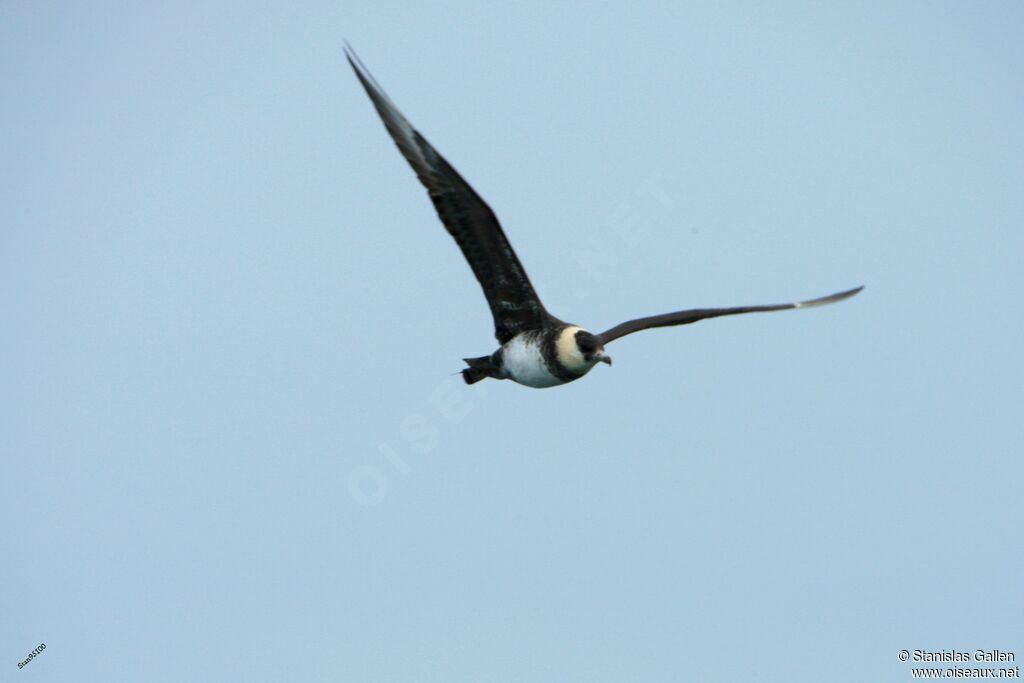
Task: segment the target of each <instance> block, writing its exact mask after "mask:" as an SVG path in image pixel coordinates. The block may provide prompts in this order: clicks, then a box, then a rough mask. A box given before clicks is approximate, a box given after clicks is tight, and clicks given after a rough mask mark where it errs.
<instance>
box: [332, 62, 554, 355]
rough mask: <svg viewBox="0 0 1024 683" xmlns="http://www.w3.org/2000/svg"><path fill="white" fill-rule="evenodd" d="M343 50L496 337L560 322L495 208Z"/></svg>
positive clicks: (507, 337) (500, 337) (366, 71)
mask: <svg viewBox="0 0 1024 683" xmlns="http://www.w3.org/2000/svg"><path fill="white" fill-rule="evenodd" d="M345 56H346V57H348V63H349V64H351V65H352V69H353V70H354V71H355V72H356V76H358V77H359V82H360V83H362V84H363V88H365V89H366V94H367V95H369V96H370V99H371V100H372V101H373V106H374V107H376V108H377V113H378V114H380V117H381V119H383V121H384V126H385V127H386V128H387V129H388V133H390V134H391V137H392V139H393V140H394V141H395V144H396V145H398V150H399V151H400V152H401V153H402V156H404V157H405V160H406V161H408V162H409V165H410V166H412V168H413V170H414V171H416V176H417V177H418V178H419V179H420V182H421V183H423V185H424V186H425V187H426V188H427V192H428V193H429V194H430V199H431V201H433V202H434V208H435V209H437V215H438V216H440V217H441V222H443V223H444V226H445V227H446V228H447V229H448V232H449V233H451V236H452V237H454V238H455V241H456V242H457V243H458V245H459V248H460V249H462V254H463V255H464V256H465V257H466V260H467V261H469V266H470V268H472V269H473V274H474V275H476V279H477V280H478V281H479V282H480V286H481V287H483V290H484V296H486V297H487V303H488V304H489V305H490V307H491V313H492V314H493V315H494V335H495V336H496V337H497V338H498V341H499V342H500V343H502V344H504V343H505V342H507V341H508V340H509V339H511V338H512V337H514V336H516V335H517V334H519V333H520V332H522V331H523V330H531V329H538V328H541V327H543V326H544V325H545V323H550V322H560V321H558V320H556V319H555V318H554V317H552V316H551V315H550V314H549V313H548V312H547V311H546V310H545V309H544V305H543V304H542V303H541V302H540V298H539V297H538V296H537V293H536V292H534V291H533V285H531V284H530V280H529V278H527V277H526V271H525V270H523V266H522V264H521V263H519V259H518V258H517V257H516V253H515V252H514V251H512V246H511V245H510V244H509V243H508V238H506V237H505V233H504V232H502V230H501V225H500V224H499V223H498V219H497V218H496V217H495V215H494V212H493V211H491V208H490V207H489V206H487V204H486V202H484V200H483V199H481V198H480V196H479V195H478V194H477V193H476V192H474V191H473V188H472V187H470V186H469V183H467V182H466V181H465V180H463V179H462V176H460V175H459V174H458V173H457V172H456V171H455V169H454V168H452V167H451V165H450V164H449V163H448V162H447V161H445V160H444V157H442V156H441V155H440V154H438V152H437V150H436V149H434V148H433V147H432V146H431V145H430V143H429V142H427V141H426V139H424V137H423V136H422V135H420V134H419V133H418V132H417V131H416V129H415V128H413V127H412V125H411V124H410V123H409V122H408V121H407V120H406V118H405V117H404V116H402V112H400V111H398V107H396V106H395V105H394V103H393V102H392V101H391V100H390V99H389V98H388V96H387V95H386V94H384V91H383V90H382V89H381V88H380V86H379V85H377V82H376V81H375V80H374V79H373V76H371V75H370V72H369V71H368V70H367V69H366V67H365V66H363V64H362V62H361V61H359V57H357V56H356V54H355V52H353V51H352V48H351V47H349V46H348V45H346V46H345Z"/></svg>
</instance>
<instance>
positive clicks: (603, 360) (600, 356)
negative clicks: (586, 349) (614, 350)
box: [594, 351, 612, 367]
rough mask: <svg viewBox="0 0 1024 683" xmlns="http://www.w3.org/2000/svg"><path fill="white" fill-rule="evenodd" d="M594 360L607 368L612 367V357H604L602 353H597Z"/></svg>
mask: <svg viewBox="0 0 1024 683" xmlns="http://www.w3.org/2000/svg"><path fill="white" fill-rule="evenodd" d="M594 358H596V359H597V362H598V363H604V364H605V365H607V366H608V367H611V365H612V357H611V356H606V355H604V351H601V352H600V353H598V354H597V355H596V356H594Z"/></svg>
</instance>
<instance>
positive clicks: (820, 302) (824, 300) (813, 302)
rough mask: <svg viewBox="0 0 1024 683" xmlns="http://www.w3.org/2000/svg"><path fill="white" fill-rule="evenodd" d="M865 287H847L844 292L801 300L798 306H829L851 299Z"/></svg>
mask: <svg viewBox="0 0 1024 683" xmlns="http://www.w3.org/2000/svg"><path fill="white" fill-rule="evenodd" d="M863 289H864V285H861V286H859V287H854V288H853V289H847V290H844V291H842V292H836V293H835V294H829V295H828V296H823V297H820V298H817V299H810V300H808V301H800V302H799V303H797V304H796V306H795V307H796V308H813V307H814V306H827V305H828V304H835V303H839V302H840V301H844V300H846V299H849V298H850V297H852V296H856V295H858V294H860V292H861V290H863Z"/></svg>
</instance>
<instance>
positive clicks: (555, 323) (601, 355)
mask: <svg viewBox="0 0 1024 683" xmlns="http://www.w3.org/2000/svg"><path fill="white" fill-rule="evenodd" d="M346 56H347V57H348V61H349V64H351V66H352V69H353V70H354V71H355V73H356V76H357V77H358V78H359V82H360V83H362V85H363V88H364V89H365V90H366V93H367V95H369V96H370V100H371V101H372V102H373V105H374V107H376V109H377V113H378V114H379V115H380V117H381V119H382V120H383V122H384V126H385V128H387V131H388V133H389V134H390V135H391V138H392V139H393V140H394V141H395V144H396V145H398V149H399V151H400V152H401V153H402V156H404V157H405V159H406V161H408V162H409V165H410V166H412V168H413V170H414V171H415V172H416V175H417V177H418V178H419V180H420V182H421V183H422V184H423V185H424V186H425V187H426V188H427V192H428V193H429V195H430V199H431V201H432V202H433V203H434V208H435V209H436V210H437V213H438V216H439V217H440V218H441V222H442V223H444V226H445V228H446V229H447V230H448V232H449V234H451V236H452V237H453V238H455V241H456V243H457V244H458V245H459V248H460V249H461V250H462V253H463V256H465V257H466V261H467V262H468V263H469V266H470V268H471V269H472V270H473V274H474V275H475V276H476V279H477V281H478V282H479V283H480V286H481V288H482V289H483V291H484V296H485V297H486V298H487V303H488V305H489V306H490V309H491V314H492V315H493V317H494V335H495V337H497V339H498V342H499V344H501V346H500V348H499V349H498V350H497V351H495V352H494V353H492V354H491V355H489V356H481V357H479V358H466V359H464V360H465V361H466V364H467V366H468V367H466V368H465V369H463V370H462V376H463V379H465V381H466V383H467V384H474V383H476V382H479V381H480V380H482V379H485V378H488V377H490V378H493V379H510V380H512V381H514V382H517V383H519V384H522V385H524V386H528V387H534V388H545V387H553V386H559V385H562V384H566V383H568V382H572V381H574V380H577V379H579V378H580V377H583V376H584V375H585V374H587V373H588V372H590V370H591V369H592V368H593V367H594V366H595V365H596V364H598V363H606V364H607V365H611V358H610V357H609V356H607V355H606V354H605V352H604V347H605V345H606V344H608V343H609V342H611V341H614V340H615V339H618V338H619V337H622V336H625V335H627V334H632V333H633V332H638V331H640V330H645V329H649V328H653V327H669V326H675V325H686V324H688V323H693V322H696V321H698V320H704V319H705V318H716V317H719V316H723V315H737V314H740V313H755V312H764V311H781V310H786V309H792V308H806V307H810V306H821V305H824V304H830V303H835V302H837V301H842V300H843V299H847V298H849V297H851V296H853V295H854V294H856V293H857V292H859V291H860V290H861V289H863V287H857V288H855V289H850V290H847V291H845V292H839V293H837V294H832V295H830V296H826V297H821V298H818V299H811V300H809V301H801V302H797V303H789V304H771V305H766V306H743V307H732V308H703V309H690V310H685V311H676V312H674V313H665V314H662V315H655V316H649V317H645V318H637V319H635V320H629V321H627V322H624V323H621V324H619V325H616V326H615V327H613V328H611V329H609V330H606V331H604V332H602V333H600V334H594V333H591V332H589V331H587V330H585V329H583V328H582V327H579V326H577V325H570V324H568V323H565V322H563V321H561V320H559V319H558V318H556V317H554V316H553V315H551V314H550V313H548V311H547V309H545V308H544V305H543V304H542V303H541V301H540V297H538V296H537V294H536V292H535V291H534V289H533V285H532V284H531V283H530V280H529V278H528V277H527V275H526V271H525V269H524V268H523V266H522V264H521V263H520V262H519V258H518V257H517V256H516V254H515V251H513V249H512V246H511V244H509V242H508V238H507V237H506V236H505V233H504V231H503V230H502V229H501V225H500V224H499V223H498V219H497V217H496V216H495V215H494V212H493V211H491V209H490V207H489V206H487V204H486V202H484V200H483V199H481V198H480V196H479V195H478V194H477V193H476V192H475V191H474V190H473V188H472V187H470V186H469V184H468V183H467V182H466V181H465V180H463V178H462V176H460V175H459V174H458V173H457V172H456V171H455V169H454V168H452V166H451V165H450V164H449V163H448V162H447V161H445V159H444V157H442V156H441V155H440V154H439V153H438V152H437V150H435V149H434V148H433V147H432V146H431V145H430V143H428V142H427V141H426V139H425V138H424V137H423V136H422V135H420V134H419V132H418V131H417V130H416V129H415V128H413V127H412V125H411V124H410V123H409V121H408V120H406V118H405V117H404V116H403V115H402V113H401V112H400V111H399V110H398V108H397V107H396V106H395V105H394V103H393V102H391V100H390V99H389V98H388V96H387V95H385V94H384V91H383V90H382V89H381V88H380V86H378V85H377V83H376V81H374V80H373V77H372V76H370V74H369V71H367V70H366V68H365V67H363V66H362V64H361V63H360V62H359V58H358V57H356V56H355V53H354V52H352V50H351V49H350V48H346Z"/></svg>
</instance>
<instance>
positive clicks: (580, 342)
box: [576, 330, 612, 365]
mask: <svg viewBox="0 0 1024 683" xmlns="http://www.w3.org/2000/svg"><path fill="white" fill-rule="evenodd" d="M576 348H578V349H579V351H580V354H582V356H583V360H585V361H587V362H588V363H606V364H608V365H611V364H612V359H611V356H606V355H605V353H604V346H603V345H602V344H601V340H600V339H599V338H598V337H597V335H595V334H591V333H590V332H587V331H586V330H579V331H578V332H577V333H576Z"/></svg>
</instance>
